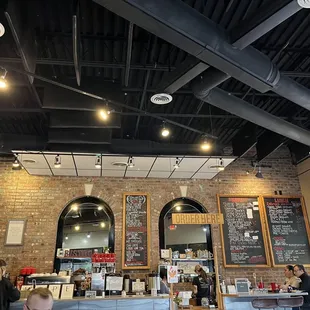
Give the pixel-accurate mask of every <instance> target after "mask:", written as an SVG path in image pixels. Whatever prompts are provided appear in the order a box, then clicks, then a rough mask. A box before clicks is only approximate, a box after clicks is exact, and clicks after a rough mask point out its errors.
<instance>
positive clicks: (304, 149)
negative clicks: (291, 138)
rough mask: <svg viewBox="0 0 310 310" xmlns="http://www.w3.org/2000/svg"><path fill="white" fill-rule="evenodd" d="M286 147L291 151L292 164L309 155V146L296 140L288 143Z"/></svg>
mask: <svg viewBox="0 0 310 310" xmlns="http://www.w3.org/2000/svg"><path fill="white" fill-rule="evenodd" d="M288 148H289V150H290V152H291V156H292V161H293V164H295V165H297V164H298V163H300V162H302V161H304V160H305V159H307V158H309V156H310V147H309V146H307V145H304V144H301V143H298V142H292V143H290V144H289V145H288Z"/></svg>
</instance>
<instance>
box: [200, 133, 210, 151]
mask: <svg viewBox="0 0 310 310" xmlns="http://www.w3.org/2000/svg"><path fill="white" fill-rule="evenodd" d="M200 148H201V149H202V150H203V151H209V150H210V149H211V143H210V142H209V140H208V139H207V137H206V136H204V137H203V138H202V142H201V145H200Z"/></svg>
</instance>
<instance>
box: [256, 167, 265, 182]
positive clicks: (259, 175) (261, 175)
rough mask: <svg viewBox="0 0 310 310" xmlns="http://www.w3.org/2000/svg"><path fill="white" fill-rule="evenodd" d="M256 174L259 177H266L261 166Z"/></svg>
mask: <svg viewBox="0 0 310 310" xmlns="http://www.w3.org/2000/svg"><path fill="white" fill-rule="evenodd" d="M255 176H256V177H257V178H258V179H263V178H264V176H263V174H262V169H261V167H258V171H257V173H256V174H255Z"/></svg>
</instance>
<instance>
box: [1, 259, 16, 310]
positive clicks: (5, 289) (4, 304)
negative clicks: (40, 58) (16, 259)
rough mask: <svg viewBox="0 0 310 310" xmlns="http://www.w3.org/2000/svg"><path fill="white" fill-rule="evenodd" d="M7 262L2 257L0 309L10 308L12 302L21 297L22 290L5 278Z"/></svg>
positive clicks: (6, 309)
mask: <svg viewBox="0 0 310 310" xmlns="http://www.w3.org/2000/svg"><path fill="white" fill-rule="evenodd" d="M5 271H6V262H5V261H4V260H2V259H0V310H8V309H10V302H14V301H16V300H18V299H19V298H20V292H19V290H18V289H16V288H14V287H13V285H12V283H11V282H10V280H9V279H7V278H5V277H4V275H5Z"/></svg>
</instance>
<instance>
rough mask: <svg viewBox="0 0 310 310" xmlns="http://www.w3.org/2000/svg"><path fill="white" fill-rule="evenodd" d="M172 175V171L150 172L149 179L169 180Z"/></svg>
mask: <svg viewBox="0 0 310 310" xmlns="http://www.w3.org/2000/svg"><path fill="white" fill-rule="evenodd" d="M170 174H171V172H170V171H153V170H152V171H150V173H149V175H148V178H160V179H167V178H169V175H170Z"/></svg>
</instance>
